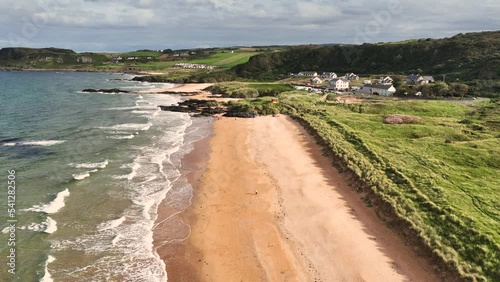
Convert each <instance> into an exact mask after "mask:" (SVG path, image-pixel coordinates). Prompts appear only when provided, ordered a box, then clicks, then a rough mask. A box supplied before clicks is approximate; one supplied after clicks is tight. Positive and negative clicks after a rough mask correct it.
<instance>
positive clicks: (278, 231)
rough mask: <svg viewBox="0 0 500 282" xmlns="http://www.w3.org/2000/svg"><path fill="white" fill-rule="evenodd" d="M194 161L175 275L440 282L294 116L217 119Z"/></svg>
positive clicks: (170, 253) (166, 254)
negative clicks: (362, 197)
mask: <svg viewBox="0 0 500 282" xmlns="http://www.w3.org/2000/svg"><path fill="white" fill-rule="evenodd" d="M189 158H190V159H191V160H190V161H188V162H187V163H191V167H192V169H191V171H192V173H190V177H189V179H190V182H191V183H192V184H193V187H194V196H193V199H192V203H193V204H192V205H191V206H190V207H188V208H187V209H186V210H184V211H182V212H180V213H178V214H177V215H176V216H178V218H179V220H180V221H182V222H184V224H188V225H189V226H190V228H189V229H186V236H185V237H184V238H182V239H180V240H174V241H175V242H174V241H171V243H169V244H161V247H158V249H157V250H158V253H159V254H160V256H161V257H162V258H163V259H164V260H165V262H166V265H167V272H168V278H169V281H439V279H438V277H436V276H435V274H434V272H433V270H432V267H431V266H430V265H429V263H428V262H427V260H426V259H425V258H422V257H418V256H417V255H416V254H415V253H414V252H413V250H412V249H411V248H410V247H409V246H406V245H405V244H404V242H403V240H402V239H401V238H399V237H398V236H397V235H395V234H394V233H393V232H392V231H391V230H390V229H389V228H387V227H386V226H385V225H384V224H383V222H382V221H381V220H379V219H378V218H377V216H376V215H375V212H374V211H373V210H371V209H370V208H368V207H366V206H365V204H364V203H363V201H362V200H361V199H360V194H358V193H356V192H354V191H353V190H352V188H351V187H349V186H348V184H347V183H348V180H347V179H346V178H345V176H344V175H342V174H340V173H338V172H337V171H336V170H335V169H334V168H333V167H332V166H331V161H330V160H329V159H328V158H326V157H324V156H322V154H321V149H320V148H319V147H318V146H317V145H316V143H315V141H314V140H313V139H312V137H310V136H309V135H308V134H307V133H306V132H305V130H304V129H303V128H302V127H300V126H299V125H298V124H297V123H295V122H294V121H292V120H291V119H290V118H288V117H286V116H279V117H259V118H256V119H230V118H224V119H221V120H218V121H216V122H215V123H214V133H213V137H212V138H209V139H205V140H204V141H202V142H201V143H200V142H199V144H196V148H195V151H194V152H192V153H191V154H190V156H188V159H189ZM195 164H197V165H195ZM165 216H171V215H169V214H168V213H163V214H160V218H162V217H165ZM156 233H157V234H158V233H159V232H156ZM157 239H158V238H157ZM156 241H157V242H158V241H159V240H156ZM157 246H159V245H158V244H157Z"/></svg>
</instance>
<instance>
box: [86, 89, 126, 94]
mask: <svg viewBox="0 0 500 282" xmlns="http://www.w3.org/2000/svg"><path fill="white" fill-rule="evenodd" d="M82 92H87V93H130V91H127V90H121V89H118V88H111V89H90V88H88V89H83V90H82Z"/></svg>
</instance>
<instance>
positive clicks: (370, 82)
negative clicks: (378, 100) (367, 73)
mask: <svg viewBox="0 0 500 282" xmlns="http://www.w3.org/2000/svg"><path fill="white" fill-rule="evenodd" d="M363 84H372V81H371V80H369V79H367V80H363Z"/></svg>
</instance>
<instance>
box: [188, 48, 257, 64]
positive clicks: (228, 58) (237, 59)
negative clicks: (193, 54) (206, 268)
mask: <svg viewBox="0 0 500 282" xmlns="http://www.w3.org/2000/svg"><path fill="white" fill-rule="evenodd" d="M257 54H258V53H257V52H234V53H230V52H227V51H226V52H217V53H216V54H212V55H210V56H209V57H207V58H201V59H194V60H189V61H187V62H188V63H193V64H206V65H212V66H219V67H224V68H232V67H234V66H236V65H239V64H243V63H246V62H248V60H249V59H250V57H252V56H254V55H257Z"/></svg>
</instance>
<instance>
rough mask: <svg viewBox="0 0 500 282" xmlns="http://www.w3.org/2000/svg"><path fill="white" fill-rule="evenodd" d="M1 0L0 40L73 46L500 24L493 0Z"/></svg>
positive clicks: (428, 31) (409, 32)
mask: <svg viewBox="0 0 500 282" xmlns="http://www.w3.org/2000/svg"><path fill="white" fill-rule="evenodd" d="M0 1H1V2H0V47H12V46H25V47H62V48H70V49H74V50H76V51H129V50H136V49H165V48H172V49H179V48H198V47H224V46H235V45H246V46H250V45H270V44H281V45H284V44H309V43H364V42H380V41H399V40H405V39H411V38H428V37H430V38H441V37H448V36H452V35H455V34H457V33H465V32H472V31H483V30H498V29H499V27H500V17H498V15H500V1H497V0H482V1H481V0H478V1H463V0H460V1H457V0H449V1H435V0H420V1H409V0H386V1H368V0H288V1H285V0H275V1H269V0H246V1H243V0H184V1H171V0H16V1H6V0H0ZM8 2H10V3H8Z"/></svg>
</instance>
